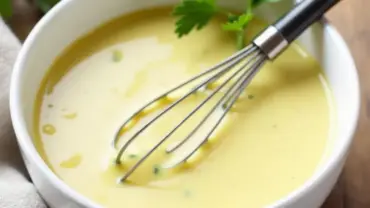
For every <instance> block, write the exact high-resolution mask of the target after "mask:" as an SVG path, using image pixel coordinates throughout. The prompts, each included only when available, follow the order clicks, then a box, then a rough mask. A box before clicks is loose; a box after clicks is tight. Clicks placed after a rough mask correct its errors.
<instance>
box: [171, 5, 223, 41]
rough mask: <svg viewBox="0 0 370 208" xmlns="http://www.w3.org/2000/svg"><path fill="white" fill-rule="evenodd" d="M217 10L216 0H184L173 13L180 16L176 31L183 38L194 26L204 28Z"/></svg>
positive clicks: (198, 28)
mask: <svg viewBox="0 0 370 208" xmlns="http://www.w3.org/2000/svg"><path fill="white" fill-rule="evenodd" d="M217 11H218V9H217V7H216V5H215V0H184V1H182V2H181V4H179V5H178V6H176V7H175V9H174V11H173V15H174V16H176V17H179V19H178V20H177V21H176V29H175V33H176V34H177V35H178V37H179V38H181V37H182V36H184V35H187V34H189V33H190V32H191V31H192V30H193V29H194V28H196V29H197V30H200V29H202V28H203V27H204V26H205V25H206V24H207V23H208V22H209V21H210V20H211V18H212V17H213V16H214V15H215V14H216V13H217Z"/></svg>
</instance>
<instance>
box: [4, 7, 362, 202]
mask: <svg viewBox="0 0 370 208" xmlns="http://www.w3.org/2000/svg"><path fill="white" fill-rule="evenodd" d="M72 1H73V0H64V1H60V2H59V3H58V4H57V5H56V6H55V7H53V8H52V9H51V10H50V11H49V12H48V13H47V14H46V15H45V16H44V17H43V18H42V19H41V20H40V21H39V22H38V23H37V24H36V26H35V27H34V28H33V30H32V31H31V33H30V34H29V36H28V37H27V39H26V40H25V42H24V44H23V46H22V48H21V50H20V52H19V54H18V57H17V59H16V62H15V64H14V67H13V72H12V75H11V82H10V93H9V104H10V114H11V120H12V124H13V128H14V130H15V134H16V137H17V141H18V145H19V146H20V149H21V151H22V153H24V154H23V155H22V156H23V157H25V158H27V160H28V161H32V163H34V164H35V166H36V167H37V168H38V169H40V170H41V172H42V173H44V176H45V177H46V179H47V180H48V182H49V183H50V184H51V185H52V186H54V187H55V188H56V189H58V190H59V191H60V192H61V193H62V194H64V196H65V197H67V198H69V199H70V200H71V201H73V202H77V204H79V205H82V206H85V207H89V208H100V206H99V205H98V204H97V203H95V202H93V201H92V200H90V199H88V198H87V197H85V196H83V195H82V194H80V193H79V192H77V191H75V190H74V189H73V188H71V187H70V186H69V185H67V184H66V183H65V182H63V180H62V179H60V178H59V177H58V176H57V175H56V174H55V173H54V172H53V171H52V170H51V169H50V168H49V167H48V166H47V164H46V163H45V161H44V160H43V159H42V158H41V156H40V154H39V153H38V151H37V150H36V148H35V147H34V145H33V144H32V136H31V135H30V134H29V133H28V130H27V128H26V121H25V118H24V114H23V113H22V104H21V102H20V100H21V98H20V95H21V88H22V87H21V86H22V84H21V79H20V78H21V77H22V73H23V71H24V70H23V69H24V68H25V62H26V59H27V56H28V53H29V51H30V50H31V49H32V45H33V42H34V40H35V39H36V38H37V36H38V35H39V33H41V32H42V31H43V30H44V28H45V27H47V26H48V24H49V22H50V21H51V20H52V19H53V18H54V16H55V15H56V14H57V13H59V12H61V11H62V10H63V8H64V7H66V6H67V5H68V4H70V3H71V2H72ZM319 23H320V24H321V27H322V28H323V30H325V31H326V32H327V33H329V35H330V38H331V39H333V40H334V41H335V43H336V44H337V45H338V46H339V48H340V50H343V52H344V53H345V56H346V57H348V58H349V61H350V63H349V64H350V65H353V68H354V70H350V71H351V73H352V75H353V76H354V83H353V84H354V85H355V87H354V92H353V93H354V97H355V100H353V102H354V106H355V107H356V108H355V109H353V110H352V111H353V113H352V114H351V116H352V118H350V124H349V125H351V126H350V128H349V129H350V130H349V132H348V135H347V136H346V140H345V141H344V142H343V145H340V147H339V148H340V149H339V151H336V153H335V154H333V155H331V157H330V158H329V161H328V162H327V165H325V166H324V167H323V168H322V170H321V171H319V173H318V174H315V175H316V176H315V175H314V176H311V177H310V178H309V179H308V180H307V181H306V182H305V183H304V184H302V185H301V186H299V187H298V188H297V189H296V190H294V191H293V192H290V193H289V194H288V195H286V196H285V197H283V198H281V199H280V200H278V201H275V202H273V204H271V205H269V207H284V206H286V205H288V204H290V203H292V202H294V201H296V200H297V199H299V198H301V197H302V196H304V195H306V194H307V193H308V192H309V191H310V190H311V189H312V188H313V187H315V186H317V185H318V184H319V183H322V182H323V180H324V178H325V176H327V175H329V174H330V171H332V170H333V169H334V168H335V167H336V166H337V165H338V163H339V162H340V161H341V159H342V158H343V157H345V156H346V154H347V153H348V150H349V148H350V146H351V143H352V140H353V137H354V134H355V131H356V129H357V126H358V122H359V114H360V107H361V102H360V99H361V95H360V84H359V76H358V71H357V67H356V64H355V62H354V59H353V56H352V55H351V52H350V49H349V47H348V46H347V44H346V43H345V41H344V39H343V38H342V36H341V35H340V34H339V32H338V31H337V30H336V29H335V27H334V26H333V25H332V24H331V23H330V22H329V21H328V20H327V19H326V18H323V19H322V20H321V21H319Z"/></svg>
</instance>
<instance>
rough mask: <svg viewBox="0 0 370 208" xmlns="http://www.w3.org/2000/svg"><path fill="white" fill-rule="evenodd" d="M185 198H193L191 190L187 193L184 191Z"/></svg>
mask: <svg viewBox="0 0 370 208" xmlns="http://www.w3.org/2000/svg"><path fill="white" fill-rule="evenodd" d="M184 196H185V197H187V198H188V197H191V191H190V190H188V189H187V190H185V191H184Z"/></svg>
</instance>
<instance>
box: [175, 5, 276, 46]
mask: <svg viewBox="0 0 370 208" xmlns="http://www.w3.org/2000/svg"><path fill="white" fill-rule="evenodd" d="M277 1H279V0H247V8H246V9H245V11H244V13H242V14H239V15H237V14H234V13H233V12H229V11H225V10H224V9H223V8H221V7H220V6H218V5H217V4H216V0H183V1H182V2H181V3H180V4H178V5H177V6H176V7H175V8H174V10H173V15H174V16H176V17H177V20H176V29H175V33H176V34H177V36H178V37H179V38H181V37H183V36H185V35H187V34H189V33H190V32H191V31H192V30H194V29H196V30H200V29H202V28H203V27H204V26H206V25H207V23H208V22H209V21H210V20H211V19H212V18H213V17H214V16H215V15H219V14H221V15H226V16H227V21H226V22H225V23H224V24H223V25H222V28H223V30H225V31H232V32H235V33H236V42H237V48H238V49H241V48H243V47H244V46H245V29H246V27H247V26H248V23H249V22H250V21H251V20H252V19H253V18H254V16H255V15H254V13H253V10H254V9H255V8H257V7H258V6H259V5H261V4H263V3H268V2H277Z"/></svg>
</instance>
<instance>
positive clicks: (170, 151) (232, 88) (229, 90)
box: [166, 53, 261, 153]
mask: <svg viewBox="0 0 370 208" xmlns="http://www.w3.org/2000/svg"><path fill="white" fill-rule="evenodd" d="M260 55H261V54H259V53H256V54H255V55H254V56H252V58H251V59H250V60H249V61H247V62H246V63H245V64H244V65H243V66H241V67H240V70H243V69H245V68H246V67H247V66H248V65H249V64H250V63H251V62H252V61H254V59H257V58H258V56H260ZM248 73H249V70H247V71H245V72H244V73H243V74H242V75H241V76H240V77H239V78H238V80H237V81H236V82H235V83H234V84H233V85H232V86H231V87H230V88H229V89H228V90H227V91H226V92H225V95H224V96H222V98H221V99H220V100H219V101H218V102H217V103H216V104H215V105H214V106H213V108H212V109H211V110H210V111H209V113H208V114H207V115H206V116H205V117H204V118H203V119H202V121H201V122H200V123H199V124H198V125H197V126H196V127H195V128H194V129H193V130H192V131H191V132H190V133H189V134H188V135H187V136H186V137H185V139H183V140H182V141H181V142H179V143H177V144H176V145H175V146H173V147H170V148H167V150H166V152H167V153H172V152H174V151H175V150H177V149H178V148H180V147H181V146H182V145H183V144H184V143H185V142H187V141H188V140H189V139H190V138H191V137H192V136H193V135H194V134H195V133H196V132H197V131H198V130H199V129H200V127H202V125H203V124H204V123H205V122H206V121H207V120H208V118H210V117H211V115H212V114H213V113H214V112H215V110H216V109H217V107H219V106H220V105H221V103H222V102H224V100H225V99H227V98H228V96H229V95H230V94H232V93H231V91H232V90H234V88H235V87H236V86H237V85H238V84H239V82H240V81H241V80H242V79H243V78H244V77H245V76H247V75H248ZM231 78H233V77H231ZM226 84H227V83H225V82H224V85H226ZM224 85H222V86H220V87H223V86H224ZM217 92H218V91H215V92H214V93H217ZM233 93H235V92H233ZM224 103H227V102H224ZM197 110H199V109H197Z"/></svg>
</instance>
